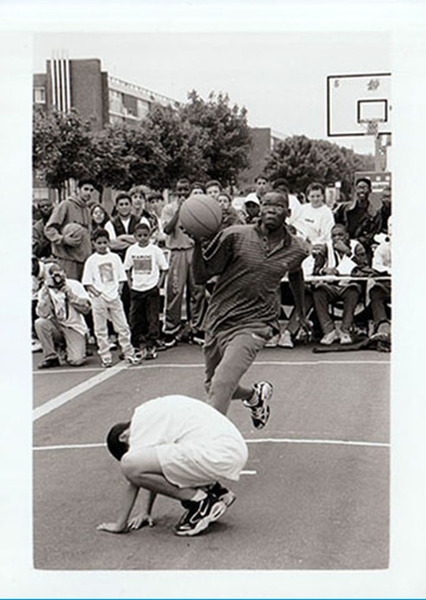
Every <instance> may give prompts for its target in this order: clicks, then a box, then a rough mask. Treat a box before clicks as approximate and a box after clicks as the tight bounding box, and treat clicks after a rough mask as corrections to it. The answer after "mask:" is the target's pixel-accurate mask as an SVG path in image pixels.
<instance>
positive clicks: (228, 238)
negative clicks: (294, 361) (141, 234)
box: [193, 192, 308, 429]
mask: <svg viewBox="0 0 426 600" xmlns="http://www.w3.org/2000/svg"><path fill="white" fill-rule="evenodd" d="M287 215H288V195H287V194H286V193H282V192H269V193H267V194H265V196H264V198H263V200H262V205H261V210H260V219H259V220H258V222H256V223H255V224H253V225H233V226H231V227H228V228H227V229H225V230H223V231H222V232H221V233H220V234H219V235H217V236H216V237H215V238H214V239H213V240H212V241H211V243H210V244H209V245H208V246H207V247H206V248H203V246H202V244H201V242H200V241H196V242H195V247H194V257H193V268H194V276H195V279H196V282H197V283H200V284H201V283H205V282H206V281H208V280H209V279H210V277H213V276H214V275H217V276H218V277H217V282H216V284H215V287H214V289H213V291H212V295H211V298H210V301H209V305H208V309H207V313H206V317H205V322H204V330H205V332H206V340H205V344H204V359H205V375H206V382H205V383H206V389H207V391H208V395H209V398H208V402H209V403H210V404H211V405H212V406H214V407H215V408H217V410H219V411H220V412H221V413H223V414H226V413H227V411H228V408H229V404H230V402H231V400H232V399H240V400H243V403H244V404H245V406H247V407H248V408H250V410H251V413H252V421H253V425H254V427H255V428H257V429H261V428H262V427H264V426H265V424H266V422H267V420H268V418H269V399H270V397H271V396H272V385H271V384H270V383H268V382H260V383H256V384H255V385H254V386H253V387H252V388H248V387H242V386H240V385H239V381H240V379H241V377H242V376H243V375H244V373H245V372H246V371H247V370H248V368H249V367H250V365H251V364H252V362H253V361H254V359H255V357H256V355H257V353H258V352H259V350H260V349H261V348H263V347H264V345H265V343H266V342H267V341H268V339H270V338H271V337H272V336H273V335H274V334H275V333H276V332H278V331H279V324H278V317H279V309H280V302H279V289H280V283H281V279H282V278H283V277H284V275H285V274H286V273H288V276H289V280H290V283H291V285H292V291H293V294H294V300H295V305H296V308H297V311H298V314H299V320H300V324H301V325H302V326H303V327H306V328H308V323H307V321H306V318H305V309H304V286H303V274H302V270H301V263H302V261H303V260H304V258H306V256H307V255H308V248H307V244H306V242H304V241H303V240H301V239H299V238H296V237H295V236H293V235H291V234H290V232H289V231H288V228H287V226H286V225H285V219H286V218H287Z"/></svg>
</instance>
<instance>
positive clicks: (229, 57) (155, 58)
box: [33, 31, 392, 153]
mask: <svg viewBox="0 0 426 600" xmlns="http://www.w3.org/2000/svg"><path fill="white" fill-rule="evenodd" d="M390 43H391V40H390V35H389V33H387V32H375V33H371V32H361V31H360V32H312V31H311V32H307V31H305V32H303V31H301V32H291V31H287V32H282V33H268V34H266V33H241V32H240V33H238V32H234V33H188V32H185V33H174V34H171V33H147V32H141V33H131V32H128V33H86V32H84V33H83V32H79V33H70V32H68V33H57V32H55V33H37V34H36V35H35V37H34V64H33V68H34V71H35V72H43V71H45V68H46V67H45V65H46V60H47V59H48V58H50V57H51V56H52V55H53V53H56V54H59V55H63V56H68V57H69V58H99V59H101V62H102V68H103V69H104V70H106V71H107V72H108V73H109V74H110V75H113V76H115V77H118V78H120V79H124V80H125V81H129V82H131V83H136V84H138V85H141V86H142V87H146V88H148V89H151V90H153V91H155V92H158V93H162V94H165V95H166V96H169V97H171V98H173V99H176V100H178V101H185V100H186V98H187V93H188V92H189V91H190V90H192V89H195V90H196V91H197V92H198V93H199V94H200V95H201V96H202V97H203V98H207V96H208V94H209V93H210V92H211V91H214V92H226V93H228V95H229V97H230V99H231V102H232V103H236V104H238V105H239V106H245V107H246V108H247V111H248V121H249V124H250V125H251V126H254V127H270V128H271V129H273V130H275V131H277V132H279V133H280V134H284V135H302V134H303V135H306V136H308V137H310V138H313V139H327V129H326V119H325V115H326V78H327V76H328V75H336V74H339V75H341V74H356V73H382V72H390V71H391V70H392V64H391V45H390ZM328 139H329V141H331V142H336V143H339V144H342V145H345V146H347V147H349V148H353V149H354V150H356V151H359V152H363V153H368V152H374V145H373V139H372V138H371V137H370V136H369V137H366V138H354V137H350V138H349V137H348V138H328Z"/></svg>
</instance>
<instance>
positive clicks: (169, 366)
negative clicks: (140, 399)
mask: <svg viewBox="0 0 426 600" xmlns="http://www.w3.org/2000/svg"><path fill="white" fill-rule="evenodd" d="M118 364H120V363H118ZM390 364H391V361H390V360H304V361H276V360H275V361H255V362H254V363H253V365H257V366H272V367H273V366H275V365H278V366H291V365H295V366H306V365H390ZM116 366H118V365H116ZM203 367H204V363H190V364H179V363H162V364H161V363H160V364H156V365H137V366H133V367H132V369H160V368H165V369H194V368H203ZM103 370H104V369H103V368H102V367H88V368H84V369H81V370H77V369H75V368H74V369H61V370H60V371H56V370H53V369H46V370H42V371H33V375H50V374H52V373H54V374H57V375H59V374H61V373H74V374H75V373H87V372H92V371H103Z"/></svg>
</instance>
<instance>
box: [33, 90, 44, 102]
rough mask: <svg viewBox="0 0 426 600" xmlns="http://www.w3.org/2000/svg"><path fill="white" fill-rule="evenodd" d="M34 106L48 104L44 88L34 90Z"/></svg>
mask: <svg viewBox="0 0 426 600" xmlns="http://www.w3.org/2000/svg"><path fill="white" fill-rule="evenodd" d="M34 104H46V90H45V88H44V87H36V88H34Z"/></svg>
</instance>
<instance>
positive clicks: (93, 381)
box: [33, 361, 390, 422]
mask: <svg viewBox="0 0 426 600" xmlns="http://www.w3.org/2000/svg"><path fill="white" fill-rule="evenodd" d="M253 364H254V365H258V366H262V365H263V366H266V365H268V366H274V365H278V366H289V365H296V366H306V365H330V364H334V365H336V364H338V365H341V364H345V365H354V364H379V365H382V364H390V361H299V362H279V361H278V362H277V361H271V362H262V361H259V362H254V363H253ZM194 367H197V368H198V367H200V368H201V367H204V363H195V364H189V365H188V364H185V365H180V364H173V363H169V364H157V365H141V366H132V367H131V368H132V369H159V368H186V369H188V368H194ZM128 368H129V365H128V364H127V363H126V362H124V361H122V362H119V363H117V364H116V365H114V366H113V367H111V368H110V369H107V370H105V369H102V370H100V371H99V373H98V374H97V375H94V376H93V377H91V378H90V379H86V380H85V381H82V382H81V383H79V384H77V385H76V386H74V387H72V388H70V389H69V390H67V391H65V392H63V393H62V394H59V396H56V397H55V398H52V399H51V400H48V401H47V402H45V403H44V404H42V405H41V406H39V407H37V408H35V409H33V422H34V421H37V420H38V419H40V418H41V417H43V416H45V415H47V414H49V413H50V412H52V411H53V410H55V409H56V408H59V407H60V406H63V405H64V404H66V403H67V402H69V401H70V400H73V399H74V398H76V397H77V396H79V395H80V394H83V393H84V392H87V391H88V390H90V389H91V388H93V387H95V386H96V385H98V384H99V383H102V382H104V381H106V380H108V379H110V378H111V377H114V376H115V375H117V374H118V373H121V372H122V371H124V370H125V369H128ZM84 371H88V369H83V370H81V371H77V372H79V373H83V372H84ZM49 372H51V371H49ZM53 372H55V371H53ZM66 372H68V373H69V372H73V373H76V371H74V370H68V369H64V370H62V371H60V372H59V371H58V372H57V373H66ZM46 373H47V371H46Z"/></svg>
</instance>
